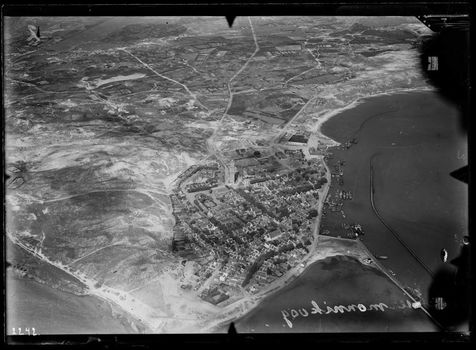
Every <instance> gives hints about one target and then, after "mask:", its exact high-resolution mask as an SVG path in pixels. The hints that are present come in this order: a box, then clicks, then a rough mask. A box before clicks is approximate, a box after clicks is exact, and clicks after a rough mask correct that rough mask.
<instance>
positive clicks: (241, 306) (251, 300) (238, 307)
mask: <svg viewBox="0 0 476 350" xmlns="http://www.w3.org/2000/svg"><path fill="white" fill-rule="evenodd" d="M433 91H435V90H434V89H433V88H429V87H421V88H407V89H394V90H389V91H386V92H382V93H378V94H374V95H368V96H360V97H357V98H356V99H354V100H352V101H350V102H349V103H348V104H347V105H345V106H343V107H341V108H337V109H334V110H324V111H322V112H321V113H320V114H321V115H320V116H319V117H318V120H317V121H316V123H315V125H314V127H313V133H316V134H317V136H318V137H320V138H326V139H328V140H332V141H333V143H334V144H335V146H338V145H339V144H340V143H338V142H337V141H335V140H333V139H332V138H330V137H328V136H326V135H325V134H323V133H322V130H321V128H322V125H323V124H324V123H325V122H327V121H328V120H330V119H331V118H332V117H334V116H337V115H340V114H341V113H343V112H344V111H347V110H350V109H353V108H355V107H357V106H359V105H360V104H362V103H364V102H365V100H366V99H370V98H373V97H379V96H388V95H393V94H402V93H410V92H433ZM304 147H306V146H304ZM330 147H334V145H333V146H330ZM207 158H208V157H207ZM322 161H323V163H324V166H325V167H326V170H327V174H326V177H327V179H328V182H327V183H326V185H325V186H326V187H325V189H324V191H323V193H322V197H321V200H320V201H319V204H318V208H319V215H318V218H317V219H316V222H315V227H314V235H315V238H314V242H313V245H312V247H311V249H310V252H309V253H308V254H307V255H306V256H305V258H304V259H303V260H301V261H300V262H298V264H297V266H296V267H295V268H293V269H291V270H290V271H289V272H288V274H287V276H285V278H284V279H283V278H280V279H279V280H276V281H275V282H272V283H271V284H270V285H268V286H266V287H265V288H264V290H263V291H262V292H260V293H257V294H256V295H253V296H251V297H245V298H242V299H239V300H237V301H236V302H234V303H232V304H230V305H227V306H225V308H224V310H221V311H220V312H219V313H218V314H216V315H210V321H212V320H213V317H214V316H215V317H216V316H218V317H220V316H221V315H223V314H226V313H227V312H229V313H230V314H231V315H227V316H225V317H224V318H223V319H222V320H220V321H219V323H215V322H213V321H212V322H211V323H210V324H208V325H207V326H206V327H205V329H204V331H203V332H207V331H210V330H212V331H213V330H215V331H217V329H218V328H220V329H221V328H222V325H223V324H226V323H229V322H232V321H236V320H237V319H239V318H241V317H243V316H245V315H246V314H248V313H250V312H252V311H253V310H254V309H255V308H256V307H257V306H259V304H260V303H261V302H262V301H263V300H264V299H265V298H267V297H269V296H271V295H272V294H274V293H276V292H278V291H279V290H281V289H282V288H284V287H286V286H287V285H289V284H290V283H292V282H293V281H295V280H296V279H297V278H299V277H300V276H301V275H302V274H303V273H304V272H305V271H306V270H307V269H308V268H309V267H310V266H311V265H312V264H314V263H316V262H318V261H320V260H325V259H327V258H330V257H334V256H351V257H356V258H358V257H359V256H364V255H365V256H368V254H366V252H365V248H366V247H365V246H364V249H362V247H352V250H348V251H347V253H346V252H345V251H340V252H339V249H337V248H334V249H332V248H330V249H328V250H327V251H325V252H320V251H318V250H317V244H318V242H319V241H321V239H322V240H323V241H324V242H326V241H327V242H333V243H338V241H339V240H345V241H348V242H351V243H352V244H354V245H359V242H355V241H354V240H351V239H339V238H335V237H329V236H323V235H321V234H320V232H319V231H320V226H321V222H322V207H323V204H324V202H325V200H326V198H327V196H328V193H329V190H330V188H331V176H330V170H329V168H328V166H327V164H326V163H325V161H324V159H322ZM172 182H173V181H172ZM321 242H322V241H321ZM13 243H14V244H16V242H15V241H14V240H13ZM360 244H361V245H364V244H363V243H362V242H360ZM20 247H21V246H20ZM22 248H23V249H25V248H26V247H22ZM320 248H321V249H322V247H320ZM26 250H27V251H29V249H26ZM30 253H33V252H31V251H30ZM35 253H36V254H35ZM35 253H33V254H34V255H41V254H38V253H39V252H35ZM370 257H371V258H372V260H375V259H374V258H375V257H373V256H371V255H370ZM44 258H45V257H44V256H43V257H40V259H41V260H43V261H45V259H44ZM358 260H359V261H360V262H361V263H363V262H362V260H361V259H358ZM46 262H48V263H50V264H51V265H53V266H55V267H57V268H60V269H61V270H63V271H65V272H67V273H69V274H70V275H72V276H73V277H75V278H77V279H78V280H79V281H81V282H82V283H83V284H85V285H86V286H87V287H88V292H89V293H88V294H87V295H90V296H94V297H97V298H99V299H101V300H103V301H106V302H107V303H109V304H110V305H111V307H115V308H118V309H120V310H121V311H122V312H124V314H125V316H126V317H127V316H129V317H131V320H128V321H129V322H130V323H136V322H137V323H139V324H140V325H141V326H145V328H148V329H147V330H146V331H145V332H146V333H148V332H149V331H150V332H151V333H157V331H159V332H160V331H161V328H162V327H163V325H164V323H163V322H160V321H159V320H160V319H161V317H162V316H161V315H150V314H149V312H148V311H147V305H146V304H142V303H141V302H140V300H137V299H136V298H134V297H132V298H130V296H129V295H128V293H127V292H122V291H119V290H116V289H114V288H111V287H107V286H101V287H99V288H96V287H94V284H93V283H92V282H93V281H92V280H89V279H87V278H86V276H84V275H83V274H82V273H78V272H76V273H75V272H73V271H70V270H69V269H68V268H67V267H66V266H58V265H57V264H55V263H53V262H51V261H49V259H48V260H46ZM303 264H304V266H302V265H303ZM373 267H374V268H375V269H377V270H379V271H380V270H381V268H379V267H378V266H377V265H376V264H373ZM65 268H66V269H65ZM384 272H385V271H384ZM121 298H124V299H121ZM132 302H134V304H135V305H134V306H135V307H136V310H134V311H133V310H132V309H131V305H132V304H131V303H132ZM137 302H139V303H137ZM138 304H141V305H138ZM137 306H139V308H140V309H141V310H137ZM129 309H130V311H129ZM234 309H235V310H234ZM150 312H151V313H152V314H154V313H155V311H153V310H151V311H150ZM154 316H155V317H154ZM127 318H128V317H127ZM165 318H167V317H165ZM156 321H159V322H158V324H156V323H155V322H156ZM207 323H208V322H206V323H205V324H207ZM203 332H200V333H203Z"/></svg>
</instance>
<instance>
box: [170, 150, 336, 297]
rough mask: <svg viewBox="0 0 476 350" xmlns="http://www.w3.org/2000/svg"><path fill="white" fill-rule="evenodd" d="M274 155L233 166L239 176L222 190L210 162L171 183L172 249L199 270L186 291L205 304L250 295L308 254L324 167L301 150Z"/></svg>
mask: <svg viewBox="0 0 476 350" xmlns="http://www.w3.org/2000/svg"><path fill="white" fill-rule="evenodd" d="M279 153H280V155H279V158H278V157H276V156H275V155H272V156H266V157H263V158H257V157H256V154H257V152H253V153H252V154H253V156H252V157H249V158H242V159H239V160H236V161H234V162H232V163H233V170H234V171H235V174H238V176H234V177H232V179H231V183H228V184H225V182H224V175H223V174H225V172H226V171H227V170H226V169H224V167H223V166H222V165H221V164H220V165H219V163H216V162H214V163H211V164H207V165H206V166H194V167H191V168H189V169H188V170H187V171H186V172H185V173H183V174H182V175H181V176H180V178H179V179H178V181H177V182H176V187H175V189H174V191H173V194H172V195H171V201H172V205H173V210H174V216H175V221H176V223H175V227H174V240H173V249H174V250H175V251H176V252H178V253H179V254H180V255H182V256H183V257H184V258H186V259H193V260H195V261H197V262H199V263H200V264H202V268H201V269H198V270H197V271H196V272H195V276H196V277H197V283H196V284H195V286H194V287H193V288H194V290H196V291H197V290H198V291H200V292H201V294H200V295H201V296H202V298H203V299H204V300H207V301H210V302H212V303H219V302H221V301H223V300H226V299H227V296H229V295H230V294H232V293H233V291H236V290H243V289H245V290H246V291H248V292H251V293H253V292H255V291H257V290H258V289H259V287H260V286H262V285H265V284H267V283H269V282H271V281H273V280H274V279H276V278H278V277H280V276H282V275H283V274H284V273H286V271H288V270H289V269H290V268H292V267H293V266H295V265H296V264H298V263H299V261H300V259H302V257H303V256H304V255H306V254H307V253H308V247H309V245H311V243H312V241H313V227H314V223H315V220H316V217H317V216H318V211H317V207H318V200H319V195H320V193H321V192H320V189H321V187H322V185H323V184H324V183H326V182H327V180H326V178H325V175H326V174H325V167H324V165H323V164H322V163H321V162H320V161H319V160H317V159H313V160H306V159H304V156H303V154H302V152H301V151H300V150H299V151H295V150H286V151H284V152H279ZM197 183H200V184H202V185H201V186H202V187H197V186H196V184H197ZM204 184H206V185H204ZM211 262H213V263H211ZM205 283H206V285H207V287H206V288H203V286H204V285H205Z"/></svg>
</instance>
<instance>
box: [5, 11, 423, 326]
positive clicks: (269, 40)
mask: <svg viewBox="0 0 476 350" xmlns="http://www.w3.org/2000/svg"><path fill="white" fill-rule="evenodd" d="M6 27H7V29H8V30H9V32H10V33H9V39H8V47H9V52H8V53H7V54H6V62H7V63H6V67H7V69H6V97H7V98H6V100H7V101H6V139H7V148H6V153H7V155H8V157H7V158H8V159H7V162H6V165H7V170H8V174H9V176H10V178H9V179H8V183H7V187H8V193H7V204H8V205H7V209H8V210H7V218H8V223H7V230H6V231H7V233H8V236H7V237H8V244H9V248H8V250H9V255H8V256H7V259H8V263H9V272H13V273H12V274H13V275H14V278H16V279H17V280H18V281H20V282H23V281H24V280H28V281H33V282H35V283H40V284H42V285H43V286H45V287H48V288H50V287H51V288H52V289H54V290H55V291H58V292H59V293H63V292H64V293H68V294H67V296H68V298H65V300H70V299H71V295H73V294H74V296H75V297H77V298H80V299H77V300H80V301H78V302H77V305H82V304H81V303H82V302H83V300H85V298H83V296H85V295H87V296H88V297H91V298H95V300H96V299H97V300H101V301H102V302H104V303H105V304H107V305H112V306H113V307H114V308H115V309H114V314H113V316H111V317H116V311H117V314H121V317H123V318H124V319H126V320H128V322H130V323H131V325H133V326H131V327H132V329H133V332H153V333H167V332H171V333H177V332H178V333H180V332H182V333H188V332H204V331H206V330H210V331H213V332H215V331H221V328H220V327H219V326H221V324H222V323H223V324H224V325H227V324H229V322H232V321H233V322H237V320H238V319H241V318H242V317H244V316H245V315H246V314H247V313H250V312H251V310H253V309H254V308H256V307H257V306H258V305H259V304H260V303H261V302H263V300H264V299H265V298H267V297H268V296H269V297H271V296H272V295H276V294H278V292H279V291H281V290H283V289H285V288H286V286H290V285H292V284H293V283H294V282H296V281H299V279H300V278H301V277H302V276H303V274H304V273H305V271H309V269H310V267H311V265H313V264H315V263H316V262H318V261H324V260H326V259H328V258H332V257H334V256H344V257H346V258H349V260H348V261H347V262H346V263H345V264H350V265H352V264H354V261H356V262H357V264H359V266H360V265H362V266H363V267H362V268H363V269H364V270H365V271H367V270H369V271H371V272H372V274H373V275H375V276H377V275H378V274H379V272H378V271H377V270H381V271H383V273H384V276H386V277H385V278H387V279H389V280H391V278H394V277H395V278H396V277H400V276H402V275H403V274H402V273H401V271H398V270H396V272H395V273H393V272H392V273H389V275H385V271H386V270H385V269H384V266H383V265H382V263H380V260H387V261H386V263H391V262H393V261H394V260H395V259H394V260H392V255H391V254H390V252H387V251H386V250H380V249H378V250H375V251H373V250H372V251H370V250H368V249H367V248H366V245H365V244H364V243H366V242H365V240H371V239H374V237H373V236H376V234H375V232H377V231H378V230H375V228H373V227H372V225H371V224H369V221H364V220H363V219H362V218H361V217H358V216H356V215H353V213H352V211H353V210H352V207H353V206H354V207H355V206H358V205H360V204H361V203H362V201H364V200H367V198H368V192H367V191H366V192H365V193H364V192H359V191H358V187H357V186H355V185H354V184H353V183H352V181H353V178H352V176H354V174H355V175H357V172H354V171H353V170H352V169H355V164H352V160H349V159H345V160H344V158H341V157H339V156H338V152H339V151H344V152H353V151H354V150H356V149H359V147H361V146H363V145H365V139H364V138H360V140H359V137H358V136H349V135H347V134H345V137H342V138H340V139H337V138H335V137H330V136H326V135H328V134H327V133H325V132H323V131H322V130H321V127H323V125H324V124H325V123H328V121H329V120H330V119H335V118H334V117H335V116H337V115H340V114H341V113H343V112H344V111H346V110H351V109H353V108H355V107H356V106H357V105H358V104H360V103H363V100H364V99H366V98H367V97H370V96H379V95H381V94H383V95H385V94H388V93H391V92H398V91H412V90H422V89H425V88H426V86H427V84H426V82H425V81H424V80H423V79H422V77H421V74H420V73H418V70H417V69H416V68H417V67H418V64H419V61H418V59H419V58H418V55H417V52H416V45H418V42H419V40H420V38H421V34H424V33H425V30H424V28H423V27H424V26H422V25H421V24H419V23H418V21H417V20H416V19H414V18H410V19H401V18H393V19H387V20H385V21H383V22H382V21H380V20H375V19H374V18H350V17H349V18H347V17H339V18H331V17H322V18H312V17H302V18H296V17H283V18H271V17H269V18H268V17H238V18H237V19H236V21H235V23H234V25H233V27H232V28H230V27H229V26H228V25H227V23H226V22H225V21H223V19H222V18H221V19H219V18H206V17H203V18H202V17H197V18H187V19H184V18H165V17H164V18H160V19H157V18H152V17H150V18H149V17H147V18H145V17H144V18H135V17H124V18H97V19H94V18H87V19H86V18H85V19H78V20H75V21H71V20H69V19H62V18H58V19H56V18H43V19H34V20H33V19H29V18H24V19H21V21H20V20H18V21H17V20H10V22H9V23H8V25H7V26H6ZM40 27H41V30H40ZM26 29H28V30H29V32H28V33H27V34H31V35H32V36H31V38H30V39H28V38H24V36H25V33H24V32H25V30H26ZM32 42H33V44H32ZM362 114H365V116H367V117H371V116H372V114H371V113H367V112H365V113H362ZM341 127H342V129H343V130H344V131H347V130H348V129H349V130H350V129H351V128H350V127H349V126H348V123H346V122H343V123H341ZM401 137H403V136H401ZM392 142H393V141H392ZM358 165H359V166H360V165H362V166H363V167H364V166H365V167H366V168H365V169H367V167H368V164H367V163H366V160H365V159H364V160H362V161H359V164H358ZM377 165H378V164H377ZM377 165H376V166H377ZM349 169H351V170H350V171H349ZM344 174H345V175H344ZM356 178H357V176H356ZM361 178H362V179H364V180H365V181H366V182H365V183H367V182H368V179H367V178H366V177H365V176H362V177H361ZM380 193H381V192H380V191H379V195H380ZM394 197H395V196H394ZM371 214H372V215H371V216H372V217H373V215H374V214H373V212H372V213H371ZM370 223H372V222H371V221H370ZM378 236H379V237H380V236H382V235H380V234H379V235H378ZM385 243H386V242H385ZM387 257H388V259H387ZM377 260H378V261H377ZM333 268H334V267H333ZM343 270H345V269H343ZM374 270H375V271H374ZM375 276H373V277H372V278H374V277H375ZM377 277H378V276H377ZM365 281H366V280H365ZM365 283H366V282H365ZM365 283H364V284H363V285H364V287H365V288H367V284H365ZM28 288H30V287H28ZM28 288H25V289H26V290H27V291H26V293H29V295H30V296H31V298H30V299H31V300H32V303H33V302H34V301H35V300H36V299H35V297H36V295H35V294H34V293H31V291H30V289H28ZM365 288H364V289H362V290H364V292H365ZM364 292H362V293H364ZM397 292H398V293H400V289H398V290H397ZM330 293H331V294H332V293H334V292H333V291H332V292H330ZM365 293H366V292H365ZM379 293H380V292H379ZM385 293H386V291H381V294H379V295H378V297H377V295H376V296H375V298H374V297H373V295H371V296H369V299H368V300H367V301H366V300H364V301H361V302H362V303H364V302H365V305H373V302H374V301H380V300H381V301H382V302H385V303H387V302H388V300H387V299H385V298H386V297H385V298H381V296H386V295H387V294H385ZM339 294H343V293H340V291H339ZM413 294H415V293H413ZM349 297H353V295H349ZM30 299H29V300H30ZM370 299H372V300H370ZM75 300H76V299H75ZM316 300H317V299H316ZM359 300H360V299H359ZM15 301H18V300H15ZM328 301H329V299H328ZM75 302H76V301H75ZM296 302H297V301H296ZM320 302H321V301H319V303H320ZM352 302H353V301H352V300H348V301H346V302H345V303H344V302H343V301H340V300H335V305H352ZM35 303H36V302H35ZM66 304H67V302H66ZM35 305H46V303H36V304H35ZM58 305H59V303H58ZM329 305H331V304H329ZM362 305H364V304H362ZM388 305H391V304H390V303H388ZM66 307H69V306H68V305H66ZM75 307H76V306H74V307H71V308H67V310H69V309H75ZM294 308H295V306H292V305H290V306H285V308H284V309H283V310H288V312H289V315H290V318H289V319H290V320H291V321H292V322H293V319H291V318H293V317H294V315H293V314H295V312H293V311H292V310H294ZM323 308H324V306H323ZM31 309H32V310H33V308H31ZM80 309H85V308H80ZM92 309H93V310H94V312H93V314H95V313H96V311H95V310H96V309H97V308H96V307H94V308H92ZM369 309H370V307H369ZM351 311H352V312H354V310H351ZM369 311H370V310H369ZM372 311H375V310H372ZM359 312H360V311H359ZM57 313H58V314H67V313H65V312H63V311H61V312H60V311H58V312H57ZM275 313H276V314H277V315H278V319H279V321H278V322H275V325H274V326H275V327H278V330H279V329H280V327H281V328H282V327H283V325H284V327H286V322H285V321H284V320H283V319H282V315H281V313H280V308H276V310H275ZM350 314H351V313H350ZM101 316H102V315H101ZM298 317H299V316H298ZM116 318H117V317H116ZM296 321H298V319H297V318H296ZM268 322H269V321H267V320H266V321H264V322H261V323H268ZM270 323H271V322H270ZM45 324H46V323H45ZM45 328H46V326H45ZM99 328H101V327H99ZM219 328H220V330H218V329H219ZM101 329H103V328H101ZM294 329H297V328H294ZM143 330H144V331H143ZM265 330H266V329H265ZM40 331H42V333H45V334H46V333H48V332H49V331H50V330H49V329H48V330H46V329H40ZM127 332H131V331H130V330H128V331H127Z"/></svg>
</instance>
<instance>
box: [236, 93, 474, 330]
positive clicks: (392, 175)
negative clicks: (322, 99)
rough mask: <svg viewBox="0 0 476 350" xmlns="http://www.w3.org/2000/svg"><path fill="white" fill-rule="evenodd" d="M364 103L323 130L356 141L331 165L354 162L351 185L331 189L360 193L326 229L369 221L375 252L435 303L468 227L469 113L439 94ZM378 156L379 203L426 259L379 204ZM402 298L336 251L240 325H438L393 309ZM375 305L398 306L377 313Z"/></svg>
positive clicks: (414, 312) (415, 312) (347, 181)
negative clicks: (460, 174)
mask: <svg viewBox="0 0 476 350" xmlns="http://www.w3.org/2000/svg"><path fill="white" fill-rule="evenodd" d="M360 102H361V103H360V104H358V105H357V106H356V107H355V108H352V109H349V110H345V111H343V112H342V113H340V114H339V115H336V116H334V117H332V118H331V119H329V120H328V121H327V122H325V123H324V124H323V126H322V129H321V130H322V132H323V134H325V135H326V136H328V137H330V138H332V139H334V140H336V141H338V142H341V143H342V144H344V143H345V142H347V141H350V140H353V141H354V144H352V145H351V146H350V147H349V148H347V147H345V146H344V147H343V146H341V147H336V148H334V149H332V150H331V157H330V159H329V161H328V165H329V167H330V168H332V167H333V166H334V165H336V164H337V163H340V164H344V165H343V172H344V176H343V183H341V184H339V183H338V181H335V180H334V181H332V182H331V188H330V191H329V193H333V192H335V191H337V190H347V191H351V192H352V194H353V199H352V200H350V201H346V202H345V204H344V207H343V210H344V213H345V218H343V216H342V214H341V213H340V212H339V213H335V214H332V215H326V216H325V217H324V218H323V221H322V224H321V232H322V231H323V229H328V230H329V234H330V235H332V236H344V233H345V232H344V231H343V228H342V223H343V222H346V223H349V224H352V223H354V224H355V223H359V224H361V225H362V227H363V229H364V235H363V236H361V237H360V239H361V240H362V242H363V243H364V244H365V245H366V246H367V247H368V249H369V250H370V251H371V252H372V253H373V254H374V255H376V256H380V257H383V258H386V260H382V261H380V262H381V263H382V264H383V265H384V266H385V267H386V268H387V270H388V271H389V272H390V273H391V274H393V275H394V276H395V278H396V279H397V280H398V281H399V282H400V283H401V284H402V285H403V286H405V287H406V288H407V290H409V291H411V292H412V294H413V295H416V296H417V297H418V298H419V299H420V300H422V302H423V304H424V305H426V304H427V302H428V291H429V288H430V286H431V285H432V283H433V276H434V274H436V272H437V271H439V270H440V269H443V268H446V266H443V265H449V264H451V261H452V259H456V258H457V257H458V256H459V253H460V251H461V247H462V239H463V236H464V235H467V230H468V209H467V208H468V197H467V191H468V190H467V185H466V184H464V183H462V182H460V181H458V180H456V179H454V178H453V177H451V176H450V173H451V172H452V171H454V170H456V169H459V168H461V167H462V166H464V165H466V164H467V162H468V160H467V136H466V133H465V130H463V128H462V126H461V124H462V123H461V120H460V118H461V116H460V113H459V110H458V109H457V107H455V106H453V105H452V104H451V103H449V102H447V101H445V100H443V99H442V98H441V97H440V96H439V95H438V94H437V93H435V92H430V91H424V92H415V91H413V92H405V93H396V94H391V95H381V96H375V97H370V98H366V99H363V100H362V101H360ZM371 160H372V162H373V168H374V170H373V174H374V199H375V206H376V207H377V208H378V211H379V213H380V215H381V217H382V218H383V219H384V220H385V223H386V224H387V225H388V226H389V227H391V228H392V230H393V231H394V232H397V233H398V234H399V236H400V238H401V239H402V240H403V241H404V242H405V243H406V245H407V247H409V248H410V249H411V251H412V252H414V253H415V254H416V255H417V257H419V261H418V260H416V259H415V258H414V257H413V256H412V255H411V254H410V253H409V251H408V249H407V248H405V247H404V246H403V245H402V244H401V243H400V242H399V241H398V240H397V239H396V238H395V236H394V235H393V234H392V233H391V232H390V231H389V230H388V229H387V227H386V226H384V225H383V224H382V223H381V221H379V219H378V218H377V217H376V215H375V213H374V211H373V210H372V206H371V203H370V181H369V174H370V161H371ZM442 249H446V250H447V251H448V255H449V258H448V262H447V263H444V262H443V261H442V260H441V254H440V253H441V250H442ZM313 301H314V302H315V304H313V303H312V302H313ZM401 302H403V305H404V304H405V303H406V302H407V297H406V296H405V295H404V294H403V293H402V292H401V290H400V289H398V288H397V287H396V286H395V285H394V284H393V283H392V282H391V281H390V280H389V279H388V278H387V277H386V276H385V275H383V274H382V273H381V272H380V271H378V270H376V269H375V268H371V267H369V266H365V265H363V264H361V263H360V262H359V261H357V260H354V259H352V258H349V257H345V256H340V257H333V258H329V259H325V260H323V261H317V262H315V263H314V264H312V265H311V266H310V267H309V268H308V269H307V270H306V271H305V272H304V273H303V274H302V275H301V276H299V277H298V278H297V279H296V280H294V281H293V282H292V283H291V284H290V285H288V286H286V287H285V288H283V289H282V290H279V291H278V292H276V293H274V294H272V295H270V296H268V297H267V298H265V299H264V300H263V301H262V302H261V303H260V304H259V305H258V306H257V307H256V308H254V309H253V310H251V311H250V312H249V313H248V314H246V315H245V316H243V317H242V318H240V319H239V320H238V321H237V322H236V328H237V331H238V332H240V331H241V332H265V333H268V332H412V331H418V332H422V331H427V332H429V331H436V330H437V328H436V327H435V325H434V324H433V322H432V321H430V319H429V318H428V317H427V316H426V315H425V314H424V313H423V312H422V311H421V310H419V309H412V308H404V307H403V306H402V307H398V306H393V307H392V305H402V304H400V303H401ZM374 303H384V304H386V305H387V306H389V308H385V311H380V310H376V309H375V308H374V309H372V311H369V310H368V308H369V305H371V304H374ZM358 304H362V305H363V307H362V309H364V308H365V309H366V311H365V312H354V311H353V309H352V310H351V311H347V310H348V309H349V308H348V307H347V308H341V310H343V312H340V311H339V312H337V313H334V312H330V313H325V312H323V313H322V314H321V313H319V312H316V310H317V308H316V305H317V306H319V308H320V309H322V310H327V309H326V307H327V306H330V307H331V309H332V310H334V311H335V310H336V309H335V306H349V305H358ZM313 306H314V309H313ZM302 308H304V310H300V309H302ZM293 309H294V311H292V310H293ZM312 311H314V313H312ZM306 313H307V314H308V315H307V316H304V315H306ZM287 315H289V316H287ZM293 315H294V316H296V315H297V316H296V317H295V318H294V319H293ZM288 321H291V324H292V327H290V324H289V322H288Z"/></svg>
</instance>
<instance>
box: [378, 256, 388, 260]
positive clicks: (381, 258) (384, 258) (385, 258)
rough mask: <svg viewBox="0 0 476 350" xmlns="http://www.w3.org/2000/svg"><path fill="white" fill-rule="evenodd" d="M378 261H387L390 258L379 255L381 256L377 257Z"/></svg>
mask: <svg viewBox="0 0 476 350" xmlns="http://www.w3.org/2000/svg"><path fill="white" fill-rule="evenodd" d="M377 259H379V260H387V259H388V256H386V255H379V256H377Z"/></svg>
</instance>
